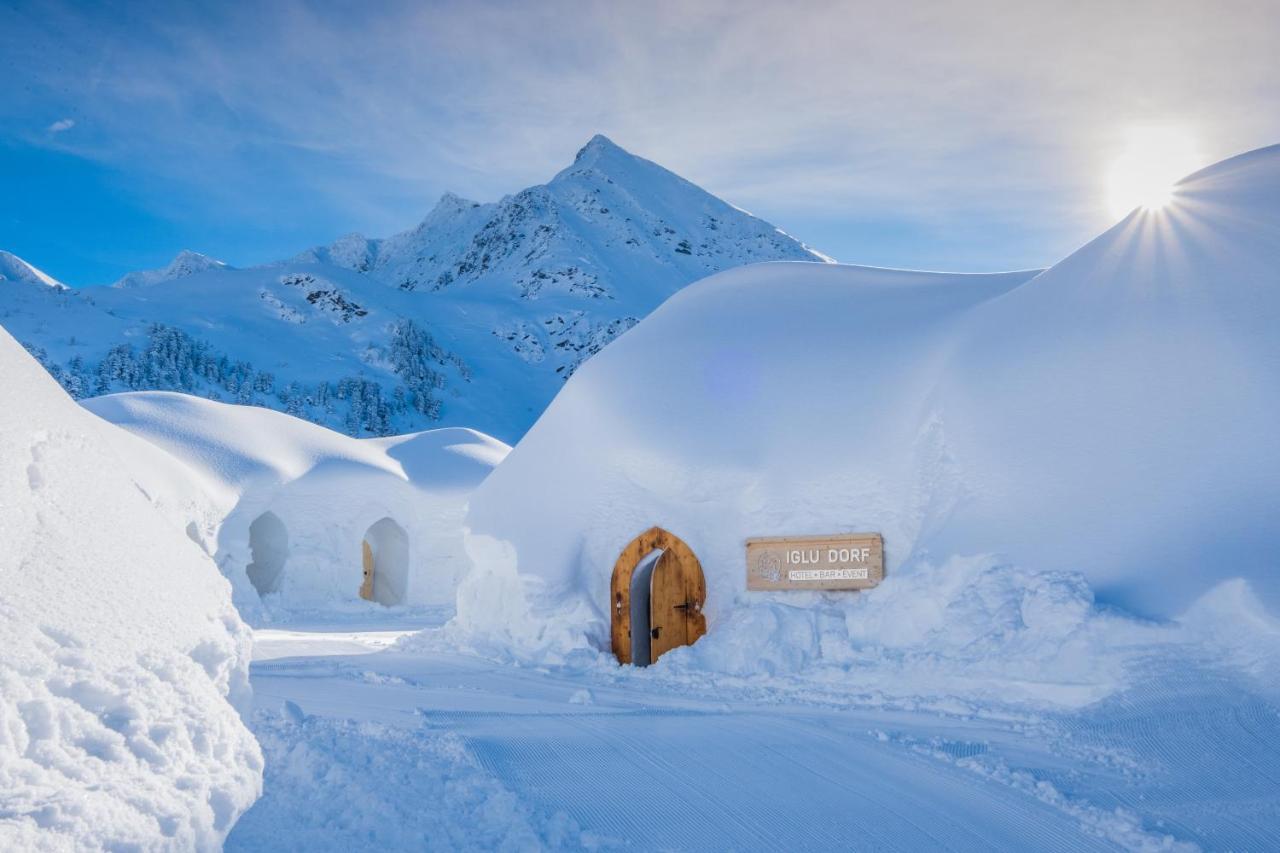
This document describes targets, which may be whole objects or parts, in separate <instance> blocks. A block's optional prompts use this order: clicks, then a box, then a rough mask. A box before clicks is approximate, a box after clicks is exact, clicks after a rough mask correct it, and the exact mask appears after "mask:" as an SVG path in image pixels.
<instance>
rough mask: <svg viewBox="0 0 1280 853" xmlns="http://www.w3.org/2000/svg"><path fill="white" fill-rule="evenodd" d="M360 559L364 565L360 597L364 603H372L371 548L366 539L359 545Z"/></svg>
mask: <svg viewBox="0 0 1280 853" xmlns="http://www.w3.org/2000/svg"><path fill="white" fill-rule="evenodd" d="M360 550H361V552H362V553H361V557H362V558H363V563H364V574H363V575H362V576H361V581H360V597H361V598H363V599H364V600H365V601H373V548H371V547H370V546H369V540H368V539H366V540H364V541H363V542H361V543H360Z"/></svg>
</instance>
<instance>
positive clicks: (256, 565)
mask: <svg viewBox="0 0 1280 853" xmlns="http://www.w3.org/2000/svg"><path fill="white" fill-rule="evenodd" d="M249 554H250V562H249V565H248V566H246V567H245V574H247V575H248V576H249V583H251V584H253V588H254V589H256V590H257V591H258V595H259V596H264V595H267V594H268V593H272V592H275V591H276V590H278V589H279V588H280V576H281V575H282V574H283V573H284V564H285V562H286V561H287V560H288V559H289V530H288V528H286V527H285V526H284V522H283V521H281V520H280V516H278V515H276V514H275V513H274V512H271V511H269V510H268V511H267V512H264V513H263V514H262V515H260V516H258V517H257V518H255V519H254V520H253V523H252V524H250V525H249Z"/></svg>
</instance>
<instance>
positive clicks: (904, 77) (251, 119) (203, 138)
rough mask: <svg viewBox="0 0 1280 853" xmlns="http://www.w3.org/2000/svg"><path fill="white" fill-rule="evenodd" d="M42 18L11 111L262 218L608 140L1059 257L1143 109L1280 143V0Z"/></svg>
mask: <svg viewBox="0 0 1280 853" xmlns="http://www.w3.org/2000/svg"><path fill="white" fill-rule="evenodd" d="M40 7H41V8H40V14H39V15H36V14H34V13H30V14H27V15H23V14H22V13H21V12H14V13H11V14H10V18H9V19H8V20H6V19H5V15H4V13H3V12H2V11H0V33H3V32H5V31H6V30H7V31H8V32H9V33H10V36H9V37H8V38H9V39H10V40H9V41H8V42H6V41H5V40H4V39H5V38H6V37H5V36H4V35H0V49H2V51H3V54H4V55H8V56H11V57H12V61H11V65H12V68H13V69H15V71H16V73H17V75H18V76H19V77H21V78H22V79H21V80H20V82H21V83H23V84H24V85H20V86H19V85H15V86H13V87H11V89H12V91H13V92H15V93H17V96H16V97H15V98H12V99H9V98H7V99H6V103H5V104H0V118H4V117H5V115H4V113H5V111H6V110H10V111H15V110H16V111H22V110H28V111H31V112H33V113H34V112H35V111H37V110H39V109H48V105H49V104H50V103H52V104H54V105H56V106H58V107H61V108H64V109H66V110H67V111H68V112H74V114H76V115H78V116H80V117H81V120H82V122H83V124H84V127H82V128H81V129H80V130H78V131H77V133H76V134H75V141H74V145H75V147H74V149H72V150H74V151H75V152H76V153H80V154H81V155H83V156H87V157H93V158H95V159H99V160H102V161H104V162H108V163H110V164H112V165H114V166H117V167H121V168H130V169H134V170H137V169H139V168H142V164H145V169H146V170H147V172H148V174H150V175H153V176H158V177H159V176H162V177H163V178H164V179H165V180H178V181H182V182H187V183H188V184H190V185H192V186H196V187H199V188H200V190H201V191H202V192H205V193H209V194H215V195H218V196H220V197H224V198H225V199H226V201H227V203H228V204H232V203H234V204H236V205H238V206H237V210H238V211H239V212H240V214H241V215H244V216H246V217H252V216H254V215H259V216H261V217H263V218H264V219H266V218H270V217H272V216H274V215H276V213H275V212H274V210H273V208H272V205H273V204H278V203H280V199H281V198H284V197H286V196H290V195H295V194H296V195H299V196H303V195H305V196H306V197H307V198H308V199H312V200H315V201H316V203H318V204H322V205H331V206H333V207H334V209H335V210H336V209H341V210H343V211H345V212H346V215H347V216H349V217H350V221H351V224H352V225H357V226H359V227H365V228H374V229H377V228H383V229H386V228H392V227H403V226H404V225H406V224H408V222H410V221H412V220H413V219H414V218H416V217H417V216H420V215H421V213H422V212H423V210H424V209H425V206H426V205H428V204H429V201H430V200H431V199H432V198H433V197H434V196H435V195H437V194H438V193H439V192H440V191H442V190H443V189H452V190H455V191H457V192H459V193H462V194H464V195H468V196H471V197H475V198H480V199H489V198H493V197H496V196H498V195H500V194H502V193H504V192H509V191H513V190H515V189H518V188H520V187H522V186H525V185H527V184H530V183H534V182H537V181H542V180H546V179H547V178H548V177H549V176H550V175H551V174H552V173H553V172H554V171H555V170H556V169H558V168H561V167H562V166H564V165H565V164H566V163H567V162H568V158H569V157H571V156H572V153H573V152H574V150H576V148H577V147H578V146H579V145H581V144H582V142H583V141H585V140H586V139H587V138H588V137H589V136H591V134H593V133H595V132H597V131H600V132H604V133H606V134H608V135H610V136H611V137H612V138H614V139H615V140H616V141H617V142H619V143H620V144H622V145H624V146H625V147H628V148H630V149H631V150H633V151H635V152H636V153H639V154H642V155H643V156H647V157H649V158H651V159H654V160H656V161H658V162H660V163H662V164H663V165H666V166H668V167H669V168H672V169H674V170H675V171H677V172H680V173H681V174H684V175H685V176H687V177H689V178H690V179H691V180H694V181H696V182H698V183H700V184H702V185H704V186H706V187H707V188H708V189H710V190H712V191H713V192H717V193H718V194H720V195H723V196H724V197H726V198H727V199H728V200H730V201H732V202H734V203H736V204H739V205H741V206H743V207H746V208H748V209H753V210H756V212H760V213H770V214H773V215H775V217H777V215H778V214H782V215H784V216H785V215H786V214H787V213H788V212H791V211H806V212H820V213H821V214H822V215H825V216H828V217H831V218H834V219H838V218H839V217H841V216H848V217H849V218H850V220H851V221H852V220H853V219H856V218H859V217H860V218H865V217H867V216H869V215H875V214H877V213H881V212H882V213H884V214H885V215H886V216H892V217H894V218H897V219H901V220H915V221H920V222H924V223H927V224H928V225H929V227H931V228H944V227H946V226H947V224H948V223H964V224H965V225H966V226H972V224H973V223H974V222H975V221H981V222H986V223H990V225H991V234H992V236H991V239H992V240H996V239H997V238H998V237H999V235H1002V234H1004V235H1009V236H1010V239H1015V240H1016V239H1017V238H1018V235H1019V234H1020V233H1021V232H1020V231H1019V228H1021V227H1022V225H1020V223H1028V222H1037V223H1045V222H1048V223H1051V227H1052V229H1053V230H1054V231H1055V233H1056V234H1057V235H1058V236H1057V238H1056V239H1057V240H1058V243H1059V244H1060V245H1061V246H1062V248H1063V249H1064V250H1065V249H1069V248H1071V247H1072V246H1073V244H1074V243H1076V242H1078V241H1079V240H1080V239H1082V238H1084V237H1087V236H1088V235H1089V234H1090V233H1091V232H1093V231H1096V230H1097V229H1098V228H1099V227H1100V226H1102V225H1105V224H1106V220H1107V213H1106V209H1105V192H1104V187H1103V182H1104V176H1105V171H1106V167H1107V164H1108V162H1109V159H1110V158H1111V157H1113V156H1115V155H1116V154H1117V153H1118V152H1119V151H1120V150H1121V149H1122V148H1123V146H1124V138H1125V137H1124V134H1125V131H1126V128H1127V127H1128V126H1129V125H1130V124H1133V123H1142V122H1151V121H1164V120H1171V119H1172V120H1179V121H1182V122H1184V123H1186V124H1188V125H1190V126H1192V127H1194V128H1196V129H1197V131H1198V133H1199V135H1200V139H1199V142H1200V147H1201V149H1202V150H1203V151H1204V152H1205V154H1206V157H1209V158H1211V159H1217V158H1220V157H1224V156H1227V155H1230V154H1232V153H1236V152H1237V151H1240V150H1244V149H1247V148H1252V147H1257V146H1259V145H1263V144H1267V143H1270V142H1274V141H1276V140H1277V139H1280V80H1278V79H1277V78H1278V76H1280V66H1277V65H1276V63H1275V62H1274V58H1273V51H1274V44H1275V43H1276V42H1277V41H1280V15H1275V14H1274V5H1273V0H1237V2H1233V3H1231V4H1229V5H1226V6H1224V5H1222V4H1221V3H1218V2H1202V0H1159V2H1157V0H1132V2H1127V3H1123V4H1115V3H1111V2H1103V0H1085V2H1081V3H1073V4H1056V5H1054V6H1051V7H1046V6H1045V5H1044V4H1027V3H1024V2H1015V0H974V2H972V3H965V4H955V3H948V2H921V3H898V4H884V3H881V2H871V0H867V2H830V1H828V0H811V2H807V3H802V4H772V3H764V2H758V3H751V2H742V0H739V1H738V2H730V0H704V2H700V3H697V4H688V3H683V2H675V0H656V2H653V3H644V4H582V3H577V2H571V0H559V1H557V0H551V2H547V3H538V4H531V3H522V2H496V1H495V0H474V2H461V0H456V2H449V0H443V2H436V3H430V4H422V3H413V2H404V3H389V4H381V5H380V6H379V7H378V8H379V11H378V13H377V14H369V13H368V12H367V10H364V9H363V8H362V7H361V6H360V5H359V4H349V3H344V2H336V0H334V1H333V2H325V1H324V0H317V2H304V0H281V2H278V3H272V4H267V5H265V6H263V5H259V4H213V5H208V6H202V7H201V8H200V9H199V10H198V11H190V10H188V9H187V7H181V6H173V5H170V4H156V5H154V6H147V5H145V4H142V3H139V4H136V5H132V6H125V7H122V8H121V9H119V10H117V11H113V12H111V13H110V14H108V13H106V12H105V11H100V12H98V13H89V12H85V11H84V9H85V7H84V6H83V5H82V4H76V3H67V4H64V5H62V6H54V5H51V4H46V3H41V4H40ZM531 34H534V35H533V36H532V37H531ZM24 97H25V98H26V99H27V103H25V104H24V103H23V99H24ZM90 127H92V128H93V132H92V133H89V132H87V131H88V129H89V128H90ZM51 130H52V128H51ZM57 144H58V145H63V146H70V145H71V143H70V142H69V141H67V140H62V139H60V140H59V142H58V143H57ZM264 187H266V188H269V189H270V192H269V193H264V192H263V189H264ZM850 214H856V216H851V215H850ZM781 224H783V225H784V226H785V225H786V221H785V220H783V221H782V222H781ZM1037 227H1040V226H1037ZM800 236H803V235H800ZM837 254H842V253H839V252H837ZM1054 259H1055V258H1053V257H1046V258H1043V259H1042V260H1043V261H1044V262H1050V261H1052V260H1054Z"/></svg>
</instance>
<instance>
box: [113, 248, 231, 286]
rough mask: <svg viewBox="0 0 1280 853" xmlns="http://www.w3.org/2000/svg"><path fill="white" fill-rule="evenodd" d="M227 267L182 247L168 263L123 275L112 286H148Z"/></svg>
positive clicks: (220, 262)
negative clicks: (152, 268) (157, 267)
mask: <svg viewBox="0 0 1280 853" xmlns="http://www.w3.org/2000/svg"><path fill="white" fill-rule="evenodd" d="M216 269H229V267H227V265H226V264H225V263H223V262H222V261H219V260H215V259H213V258H211V257H209V256H208V255H202V254H200V253H199V252H192V251H191V250H189V249H183V250H182V251H181V252H179V253H178V254H177V256H176V257H174V259H173V260H172V261H170V262H169V265H168V266H166V267H161V268H160V269H155V270H139V271H138V272H131V273H129V274H128V275H125V276H123V277H122V278H121V279H120V280H119V281H117V282H116V283H115V284H113V285H111V286H112V287H150V286H151V285H154V284H160V283H162V282H166V281H173V280H174V279H175V278H183V277H184V276H188V275H194V274H195V273H198V272H204V271H205V270H216Z"/></svg>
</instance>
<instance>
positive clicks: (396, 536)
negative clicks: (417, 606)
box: [360, 517, 409, 605]
mask: <svg viewBox="0 0 1280 853" xmlns="http://www.w3.org/2000/svg"><path fill="white" fill-rule="evenodd" d="M362 550H363V555H362V556H363V563H364V575H363V582H362V584H361V586H360V597H361V598H367V599H369V600H370V601H376V602H378V603H379V604H386V605H391V604H401V603H403V602H404V597H405V592H406V591H407V589H408V586H409V534H408V533H405V530H404V528H403V527H401V526H400V525H399V524H396V522H395V521H394V520H393V519H391V518H390V517H387V518H384V519H382V520H381V521H377V522H374V524H373V526H372V527H370V528H369V530H368V531H367V532H366V533H365V534H364V543H363V545H362Z"/></svg>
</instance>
